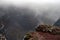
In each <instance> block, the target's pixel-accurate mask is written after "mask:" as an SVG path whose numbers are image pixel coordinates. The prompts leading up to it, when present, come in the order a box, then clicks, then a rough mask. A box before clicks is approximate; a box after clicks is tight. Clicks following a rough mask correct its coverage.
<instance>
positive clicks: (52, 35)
mask: <svg viewBox="0 0 60 40" xmlns="http://www.w3.org/2000/svg"><path fill="white" fill-rule="evenodd" d="M24 40H60V28H58V27H55V26H50V25H39V26H38V27H37V28H35V31H34V32H29V33H27V34H26V35H25V36H24Z"/></svg>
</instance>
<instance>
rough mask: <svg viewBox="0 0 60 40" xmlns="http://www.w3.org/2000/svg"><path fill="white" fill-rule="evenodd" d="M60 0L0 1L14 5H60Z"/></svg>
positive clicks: (0, 1)
mask: <svg viewBox="0 0 60 40" xmlns="http://www.w3.org/2000/svg"><path fill="white" fill-rule="evenodd" d="M59 2H60V0H0V3H13V4H20V3H37V4H43V3H59Z"/></svg>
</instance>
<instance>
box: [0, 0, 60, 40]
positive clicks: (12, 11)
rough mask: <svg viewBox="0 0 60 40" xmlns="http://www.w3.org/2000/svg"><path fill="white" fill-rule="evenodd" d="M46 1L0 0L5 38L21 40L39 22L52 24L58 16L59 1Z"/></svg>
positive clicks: (0, 20) (59, 9) (0, 14)
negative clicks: (19, 0)
mask: <svg viewBox="0 0 60 40" xmlns="http://www.w3.org/2000/svg"><path fill="white" fill-rule="evenodd" d="M35 1H36V0H35ZM46 1H47V3H48V4H47V3H46ZM46 1H45V2H44V1H42V2H41V3H39V2H38V1H37V2H34V1H30V2H26V1H24V3H22V2H23V1H21V3H19V2H18V1H17V2H18V3H17V2H16V0H15V2H14V1H10V2H9V1H7V0H6V1H0V2H1V4H0V22H2V23H3V24H4V25H5V27H4V32H5V33H6V38H7V40H17V39H19V40H22V38H23V36H24V35H25V33H26V32H28V31H33V29H34V28H35V27H36V26H37V25H39V24H49V25H53V24H54V23H55V22H56V21H57V20H58V19H59V18H60V5H59V1H54V2H53V1H50V2H49V1H48V0H46ZM17 35H20V37H18V36H17Z"/></svg>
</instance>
